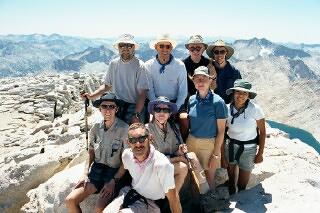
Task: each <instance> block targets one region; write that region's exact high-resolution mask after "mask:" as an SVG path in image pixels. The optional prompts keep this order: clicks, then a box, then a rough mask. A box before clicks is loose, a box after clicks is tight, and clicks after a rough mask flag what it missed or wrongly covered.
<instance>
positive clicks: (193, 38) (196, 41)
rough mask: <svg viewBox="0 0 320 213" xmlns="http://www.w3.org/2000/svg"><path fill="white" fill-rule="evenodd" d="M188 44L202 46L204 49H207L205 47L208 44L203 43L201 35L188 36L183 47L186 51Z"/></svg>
mask: <svg viewBox="0 0 320 213" xmlns="http://www.w3.org/2000/svg"><path fill="white" fill-rule="evenodd" d="M189 44H203V45H204V48H205V49H207V47H208V44H206V43H204V41H203V38H202V36H201V35H192V36H190V38H189V40H188V43H186V44H185V45H184V46H185V47H186V48H187V49H188V48H189Z"/></svg>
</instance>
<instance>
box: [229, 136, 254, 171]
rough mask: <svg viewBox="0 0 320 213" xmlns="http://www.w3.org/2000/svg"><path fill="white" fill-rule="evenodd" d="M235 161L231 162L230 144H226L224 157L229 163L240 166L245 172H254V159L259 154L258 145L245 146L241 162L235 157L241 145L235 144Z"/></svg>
mask: <svg viewBox="0 0 320 213" xmlns="http://www.w3.org/2000/svg"><path fill="white" fill-rule="evenodd" d="M233 149H234V151H233V153H234V161H233V162H229V143H228V142H226V143H225V145H224V155H225V158H226V160H227V161H228V162H229V164H231V165H238V166H239V168H240V169H242V170H245V171H250V172H251V171H252V170H253V168H254V159H255V157H256V153H257V145H255V144H254V145H251V144H250V145H249V144H248V145H244V150H243V153H242V154H241V156H240V158H239V161H237V160H236V159H235V155H236V153H237V151H238V149H239V145H237V144H234V148H233Z"/></svg>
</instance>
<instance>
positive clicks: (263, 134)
mask: <svg viewBox="0 0 320 213" xmlns="http://www.w3.org/2000/svg"><path fill="white" fill-rule="evenodd" d="M256 122H257V127H258V129H259V149H258V152H257V154H256V157H255V159H254V162H255V163H261V162H262V161H263V151H264V145H265V141H266V125H265V119H264V118H262V119H260V120H257V121H256Z"/></svg>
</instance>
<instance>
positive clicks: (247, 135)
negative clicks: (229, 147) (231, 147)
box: [227, 101, 264, 141]
mask: <svg viewBox="0 0 320 213" xmlns="http://www.w3.org/2000/svg"><path fill="white" fill-rule="evenodd" d="M227 108H228V119H227V126H228V136H229V137H230V138H233V139H236V140H239V141H248V140H253V139H255V138H256V137H257V123H256V121H257V120H260V119H263V118H264V113H263V111H262V109H261V108H260V107H259V106H258V105H257V104H255V103H252V102H251V101H250V102H249V104H248V107H247V108H246V110H245V112H244V113H242V114H240V115H239V117H237V118H234V120H233V124H231V120H232V116H231V110H230V104H228V105H227ZM236 112H238V111H237V109H235V108H233V113H236Z"/></svg>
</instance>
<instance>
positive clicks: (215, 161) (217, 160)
mask: <svg viewBox="0 0 320 213" xmlns="http://www.w3.org/2000/svg"><path fill="white" fill-rule="evenodd" d="M219 163H220V158H216V157H214V156H213V155H212V156H211V157H210V159H209V162H208V164H209V165H208V166H209V168H210V169H214V170H216V169H217V168H218V167H219Z"/></svg>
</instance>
